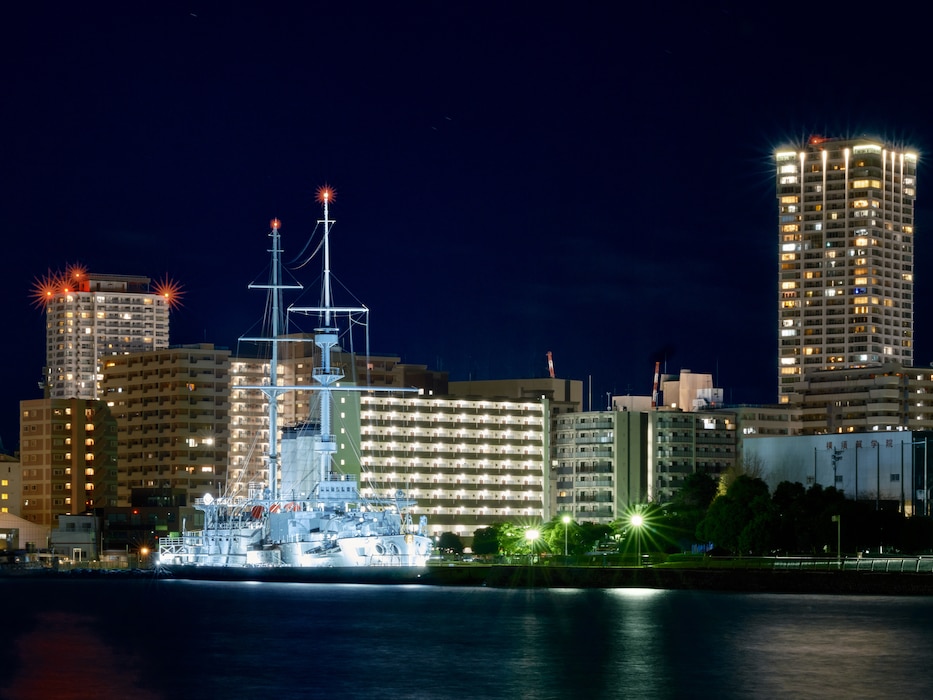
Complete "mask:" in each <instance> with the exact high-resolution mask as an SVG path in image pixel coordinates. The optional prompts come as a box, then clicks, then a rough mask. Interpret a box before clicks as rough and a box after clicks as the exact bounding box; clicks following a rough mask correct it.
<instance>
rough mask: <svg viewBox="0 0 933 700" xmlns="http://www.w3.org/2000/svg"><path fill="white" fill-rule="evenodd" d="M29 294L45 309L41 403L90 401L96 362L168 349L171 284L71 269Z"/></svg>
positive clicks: (97, 376)
mask: <svg viewBox="0 0 933 700" xmlns="http://www.w3.org/2000/svg"><path fill="white" fill-rule="evenodd" d="M152 287H154V288H152ZM34 291H35V297H36V300H37V302H38V303H41V304H44V305H45V308H46V336H45V338H46V340H45V355H46V366H45V370H44V377H43V383H44V389H45V396H46V398H52V399H66V398H83V399H96V398H98V393H99V382H100V379H101V367H100V365H101V358H102V357H104V356H106V355H119V354H124V353H128V352H142V351H147V350H161V349H164V348H167V347H168V331H169V307H170V306H171V304H172V294H175V293H176V292H177V286H176V285H173V284H172V283H169V282H165V283H159V284H157V285H151V280H150V279H149V278H148V277H137V276H130V275H99V274H93V273H87V272H85V271H84V270H82V269H80V268H77V267H72V268H70V269H69V270H68V271H67V272H66V273H65V274H62V275H50V276H49V277H47V278H45V279H43V280H39V281H38V282H37V284H36V287H35V290H34Z"/></svg>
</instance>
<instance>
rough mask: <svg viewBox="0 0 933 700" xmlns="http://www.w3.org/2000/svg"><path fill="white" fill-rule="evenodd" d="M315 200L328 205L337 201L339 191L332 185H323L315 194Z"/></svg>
mask: <svg viewBox="0 0 933 700" xmlns="http://www.w3.org/2000/svg"><path fill="white" fill-rule="evenodd" d="M315 195H316V196H315V199H317V201H318V202H319V203H321V204H327V203H329V202H333V201H334V200H335V199H337V190H335V189H334V188H333V187H331V186H330V185H327V184H325V185H321V186H320V187H318V188H317V191H316V192H315Z"/></svg>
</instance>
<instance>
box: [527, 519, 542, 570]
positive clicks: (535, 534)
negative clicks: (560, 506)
mask: <svg viewBox="0 0 933 700" xmlns="http://www.w3.org/2000/svg"><path fill="white" fill-rule="evenodd" d="M540 536H541V533H540V532H539V531H538V530H537V529H536V528H533V527H532V528H529V529H528V530H525V539H526V540H528V546H529V547H530V548H531V563H532V564H534V563H535V540H536V539H538V538H539V537H540Z"/></svg>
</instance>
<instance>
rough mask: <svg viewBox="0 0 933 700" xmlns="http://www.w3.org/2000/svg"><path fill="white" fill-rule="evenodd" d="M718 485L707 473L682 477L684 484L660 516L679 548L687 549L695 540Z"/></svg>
mask: <svg viewBox="0 0 933 700" xmlns="http://www.w3.org/2000/svg"><path fill="white" fill-rule="evenodd" d="M718 488H719V485H718V484H717V483H716V480H715V479H714V478H713V477H712V476H710V475H709V474H705V473H703V472H694V473H693V474H690V475H689V476H688V477H687V478H686V479H684V485H683V487H682V488H681V489H679V490H678V491H677V493H676V494H675V495H674V498H673V500H672V501H671V502H670V503H669V504H668V506H667V508H666V509H665V511H664V515H663V517H662V522H663V523H664V524H665V525H666V528H667V531H668V533H669V535H670V538H671V539H672V540H674V542H675V543H676V544H678V545H679V548H680V549H689V546H690V544H692V543H693V542H695V541H696V536H695V533H696V529H697V525H699V524H700V521H701V520H703V518H705V517H706V511H707V510H708V509H709V506H710V503H712V502H713V499H714V498H715V497H716V494H717V489H718Z"/></svg>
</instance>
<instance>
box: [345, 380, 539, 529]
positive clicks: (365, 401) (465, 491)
mask: <svg viewBox="0 0 933 700" xmlns="http://www.w3.org/2000/svg"><path fill="white" fill-rule="evenodd" d="M353 396H354V397H356V398H357V399H358V400H359V402H360V409H359V410H360V431H361V438H360V440H361V441H360V457H361V470H362V474H361V481H360V484H361V488H362V491H363V495H364V496H380V497H392V496H393V494H395V493H396V492H397V491H402V492H403V493H404V494H405V495H406V496H408V497H411V498H413V499H414V500H415V501H417V506H416V508H415V510H414V512H413V513H412V515H413V518H414V520H415V522H417V521H418V519H419V517H420V515H425V516H427V518H428V528H429V531H430V532H431V533H432V534H433V535H435V536H436V535H440V534H441V533H443V532H453V533H455V534H457V535H459V536H461V537H465V538H472V536H473V533H474V532H475V531H476V530H477V529H479V528H483V527H488V526H490V525H493V524H496V523H501V522H504V521H512V522H522V523H527V524H532V523H534V524H539V523H541V522H542V521H543V520H548V519H549V518H550V517H551V513H550V512H549V507H548V504H549V502H550V501H549V493H548V489H549V482H548V479H547V476H546V475H547V469H546V467H547V459H548V454H549V432H548V415H549V406H548V400H547V399H536V400H524V401H521V400H510V399H482V398H473V399H468V398H462V397H455V396H447V397H431V396H389V395H385V394H369V395H367V394H364V395H362V396H360V395H357V394H354V395H353ZM338 439H339V437H338Z"/></svg>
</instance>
